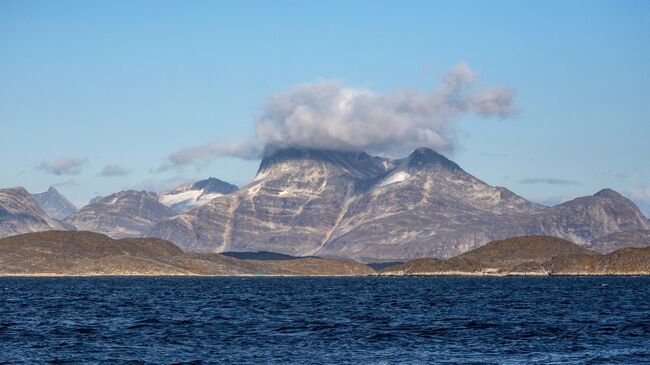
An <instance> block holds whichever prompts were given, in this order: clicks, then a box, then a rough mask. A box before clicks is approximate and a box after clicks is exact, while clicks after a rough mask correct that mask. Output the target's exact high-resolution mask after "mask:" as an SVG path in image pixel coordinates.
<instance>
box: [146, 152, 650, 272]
mask: <svg viewBox="0 0 650 365" xmlns="http://www.w3.org/2000/svg"><path fill="white" fill-rule="evenodd" d="M648 228H650V225H649V224H648V221H647V220H646V219H645V217H644V216H643V215H642V214H641V212H640V211H639V210H638V208H637V207H636V206H635V205H634V204H633V203H632V202H630V201H629V200H627V199H625V198H624V197H622V196H621V195H620V194H618V193H616V192H613V191H611V190H603V191H601V192H599V193H598V194H596V195H594V196H590V197H583V198H578V199H576V200H574V201H571V202H567V203H564V204H560V205H558V206H555V207H550V208H547V207H543V206H540V205H537V204H534V203H531V202H529V201H527V200H525V199H524V198H522V197H520V196H517V195H516V194H514V193H513V192H511V191H509V190H507V189H505V188H502V187H493V186H490V185H488V184H486V183H484V182H482V181H481V180H479V179H477V178H475V177H474V176H472V175H470V174H468V173H467V172H465V171H464V170H463V169H461V168H460V167H459V166H458V165H457V164H455V163H454V162H452V161H450V160H448V159H447V158H445V157H444V156H442V155H440V154H438V153H436V152H434V151H432V150H430V149H426V148H422V149H418V150H416V151H414V152H413V153H412V154H411V155H410V156H408V157H406V158H403V159H386V158H380V157H373V156H370V155H368V154H366V153H362V152H360V153H359V152H337V151H319V150H308V149H283V150H278V151H275V153H273V154H271V155H269V156H268V157H266V158H265V159H264V160H263V161H262V163H261V165H260V168H259V171H258V174H257V176H256V178H255V179H254V181H253V182H251V183H250V184H248V185H247V186H245V187H243V188H241V189H240V190H238V191H236V192H234V193H232V194H230V195H227V196H223V197H217V198H215V199H213V200H211V201H210V202H209V203H207V204H205V205H203V206H200V207H197V208H196V209H193V210H191V211H189V212H187V213H185V214H181V215H178V216H176V217H173V218H170V219H167V220H164V221H162V222H160V223H159V224H157V225H156V226H155V227H154V229H153V230H152V231H151V232H150V233H149V235H152V236H157V237H161V238H166V239H169V240H171V241H173V242H176V243H177V244H180V245H181V246H183V247H184V248H185V249H188V250H195V251H216V252H221V251H274V252H280V253H285V254H289V255H296V256H304V255H326V256H327V255H332V256H341V257H351V258H357V259H362V260H366V259H368V260H371V259H392V258H400V259H404V258H413V257H422V256H435V257H450V256H454V255H457V254H459V253H462V252H465V251H468V250H470V249H472V248H475V247H478V246H480V245H482V244H484V243H486V242H489V241H490V240H494V239H503V238H508V237H513V236H519V235H525V234H550V235H555V236H558V237H563V238H567V239H570V240H573V241H574V242H576V243H586V242H588V241H590V240H591V239H593V238H595V237H599V236H603V235H606V234H610V233H613V232H618V231H624V230H633V229H648Z"/></svg>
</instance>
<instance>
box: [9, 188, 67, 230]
mask: <svg viewBox="0 0 650 365" xmlns="http://www.w3.org/2000/svg"><path fill="white" fill-rule="evenodd" d="M52 229H72V227H71V226H69V225H67V224H64V223H63V222H60V221H58V220H56V219H53V218H50V217H49V216H48V215H47V214H45V212H44V211H43V209H41V208H40V207H39V206H38V204H37V203H36V201H34V199H33V198H32V196H31V195H30V194H29V193H28V192H27V190H25V189H23V188H20V187H19V188H10V189H0V238H1V237H7V236H12V235H15V234H20V233H27V232H37V231H48V230H52Z"/></svg>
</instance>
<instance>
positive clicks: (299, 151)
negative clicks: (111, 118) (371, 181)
mask: <svg viewBox="0 0 650 365" xmlns="http://www.w3.org/2000/svg"><path fill="white" fill-rule="evenodd" d="M268 151H272V152H270V153H267V154H266V157H264V159H263V160H262V163H261V164H260V168H259V170H258V173H260V172H263V171H265V170H268V169H269V168H271V167H273V166H274V165H277V164H282V163H286V162H295V161H298V162H303V161H316V162H324V163H327V164H330V165H335V166H339V167H341V168H343V169H344V170H346V171H347V172H348V173H350V174H351V175H352V176H356V177H369V176H376V175H378V174H380V173H383V172H384V171H385V167H384V161H386V159H383V158H381V157H374V156H370V155H369V154H367V153H366V152H359V151H337V150H318V149H311V148H293V147H292V148H282V149H275V150H270V149H269V150H268Z"/></svg>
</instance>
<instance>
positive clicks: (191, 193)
mask: <svg viewBox="0 0 650 365" xmlns="http://www.w3.org/2000/svg"><path fill="white" fill-rule="evenodd" d="M237 189H238V187H237V186H235V185H232V184H229V183H227V182H224V181H221V180H219V179H217V178H214V177H211V178H209V179H206V180H201V181H198V182H196V183H194V184H183V185H180V186H178V187H177V188H176V189H174V190H172V191H170V192H167V193H162V194H160V202H161V203H163V204H164V205H166V206H168V207H170V208H171V209H172V210H173V211H174V212H176V213H181V212H185V211H188V210H190V209H191V208H194V207H198V206H202V205H205V204H207V203H209V202H210V201H211V200H212V199H214V198H217V197H220V196H224V195H226V194H230V193H232V192H235V191H237Z"/></svg>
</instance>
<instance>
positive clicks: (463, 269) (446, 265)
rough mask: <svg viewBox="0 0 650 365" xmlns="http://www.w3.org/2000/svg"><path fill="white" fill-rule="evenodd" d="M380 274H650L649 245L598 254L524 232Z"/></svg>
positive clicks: (393, 267)
mask: <svg viewBox="0 0 650 365" xmlns="http://www.w3.org/2000/svg"><path fill="white" fill-rule="evenodd" d="M381 274H383V275H650V247H646V248H640V249H637V248H625V249H621V250H617V251H614V252H612V253H610V254H605V255H603V254H599V253H596V252H594V251H591V250H588V249H586V248H584V247H581V246H579V245H576V244H574V243H571V242H569V241H566V240H563V239H560V238H556V237H548V236H526V237H516V238H511V239H507V240H501V241H494V242H490V243H488V244H486V245H484V246H482V247H479V248H477V249H474V250H471V251H469V252H467V253H465V254H462V255H460V256H457V257H453V258H450V259H447V260H439V259H435V258H423V259H417V260H412V261H409V262H406V263H404V264H401V265H395V266H391V267H388V268H385V269H383V270H381Z"/></svg>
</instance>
